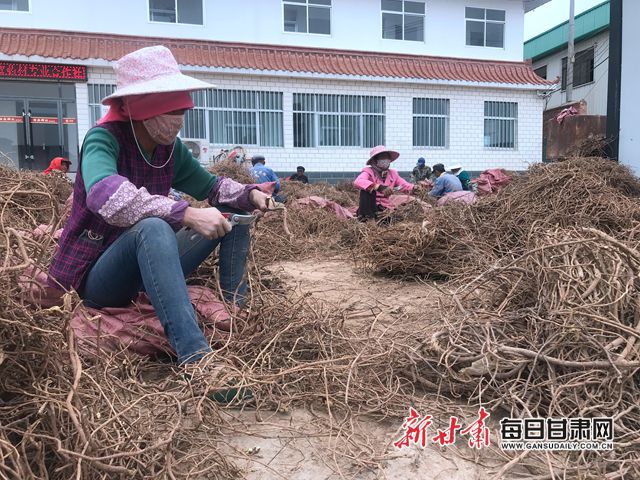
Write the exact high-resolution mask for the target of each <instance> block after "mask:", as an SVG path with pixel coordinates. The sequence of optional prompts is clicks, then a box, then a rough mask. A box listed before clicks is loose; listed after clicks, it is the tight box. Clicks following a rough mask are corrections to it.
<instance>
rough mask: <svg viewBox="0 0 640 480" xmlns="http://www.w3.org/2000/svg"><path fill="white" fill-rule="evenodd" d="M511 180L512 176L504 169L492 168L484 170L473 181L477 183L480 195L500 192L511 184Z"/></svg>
mask: <svg viewBox="0 0 640 480" xmlns="http://www.w3.org/2000/svg"><path fill="white" fill-rule="evenodd" d="M510 181H511V177H510V176H509V175H507V174H506V173H504V170H502V169H500V168H490V169H489V170H485V171H484V172H482V173H481V174H480V176H479V177H478V178H477V179H475V180H473V182H472V183H475V184H476V185H477V187H478V195H487V194H490V193H496V192H498V191H499V190H500V189H502V188H503V187H504V186H506V185H507V184H509V182H510Z"/></svg>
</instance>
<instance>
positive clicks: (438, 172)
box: [429, 163, 462, 198]
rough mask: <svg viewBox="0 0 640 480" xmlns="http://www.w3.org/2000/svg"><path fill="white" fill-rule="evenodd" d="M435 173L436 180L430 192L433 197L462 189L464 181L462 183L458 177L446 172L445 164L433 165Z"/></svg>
mask: <svg viewBox="0 0 640 480" xmlns="http://www.w3.org/2000/svg"><path fill="white" fill-rule="evenodd" d="M433 174H434V175H435V176H436V181H435V182H434V183H433V188H432V189H431V191H430V192H429V195H431V196H432V197H435V198H441V197H443V196H444V195H446V194H447V193H451V192H460V191H462V183H460V180H459V179H458V177H456V176H455V175H453V174H451V173H446V172H445V168H444V165H443V164H441V163H436V164H435V165H434V166H433Z"/></svg>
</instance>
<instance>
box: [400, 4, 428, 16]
mask: <svg viewBox="0 0 640 480" xmlns="http://www.w3.org/2000/svg"><path fill="white" fill-rule="evenodd" d="M404 11H405V13H421V14H422V15H424V2H409V1H405V2H404Z"/></svg>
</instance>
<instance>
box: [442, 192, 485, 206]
mask: <svg viewBox="0 0 640 480" xmlns="http://www.w3.org/2000/svg"><path fill="white" fill-rule="evenodd" d="M475 201H476V194H475V193H473V192H466V191H462V192H449V193H445V194H444V195H443V196H442V197H440V198H439V199H438V202H437V205H438V206H439V207H441V206H442V205H446V204H447V203H451V202H461V203H466V204H468V205H471V204H472V203H475Z"/></svg>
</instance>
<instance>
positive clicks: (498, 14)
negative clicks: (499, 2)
mask: <svg viewBox="0 0 640 480" xmlns="http://www.w3.org/2000/svg"><path fill="white" fill-rule="evenodd" d="M504 17H505V11H504V10H490V9H487V20H498V21H500V22H504Z"/></svg>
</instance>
